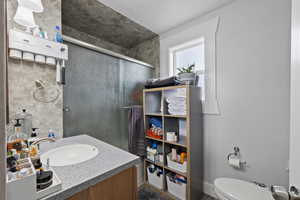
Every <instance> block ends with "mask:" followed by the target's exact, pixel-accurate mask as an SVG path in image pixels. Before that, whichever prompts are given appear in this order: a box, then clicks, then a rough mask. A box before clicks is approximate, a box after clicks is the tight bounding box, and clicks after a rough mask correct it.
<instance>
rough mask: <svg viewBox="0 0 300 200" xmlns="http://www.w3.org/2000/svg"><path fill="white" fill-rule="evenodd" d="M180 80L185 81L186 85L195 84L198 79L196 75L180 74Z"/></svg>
mask: <svg viewBox="0 0 300 200" xmlns="http://www.w3.org/2000/svg"><path fill="white" fill-rule="evenodd" d="M178 77H179V80H181V81H184V82H185V83H186V84H193V82H194V81H195V79H196V74H195V73H180V74H178Z"/></svg>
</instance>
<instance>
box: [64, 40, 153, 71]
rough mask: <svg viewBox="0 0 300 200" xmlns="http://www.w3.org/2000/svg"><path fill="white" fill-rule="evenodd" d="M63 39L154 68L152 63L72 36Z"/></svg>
mask: <svg viewBox="0 0 300 200" xmlns="http://www.w3.org/2000/svg"><path fill="white" fill-rule="evenodd" d="M63 40H64V41H66V42H69V43H72V44H75V45H78V46H81V47H84V48H87V49H91V50H94V51H97V52H99V53H103V54H106V55H109V56H112V57H115V58H120V59H124V60H127V61H130V62H134V63H137V64H140V65H143V66H145V67H149V68H151V69H155V68H154V67H153V66H152V65H150V64H148V63H146V62H143V61H140V60H137V59H134V58H131V57H129V56H125V55H122V54H119V53H116V52H113V51H110V50H107V49H104V48H101V47H98V46H95V45H92V44H89V43H86V42H83V41H81V40H78V39H75V38H72V37H70V36H66V35H63Z"/></svg>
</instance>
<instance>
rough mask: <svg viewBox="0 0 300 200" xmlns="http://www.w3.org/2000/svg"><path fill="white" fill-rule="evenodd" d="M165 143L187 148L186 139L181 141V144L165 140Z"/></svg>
mask: <svg viewBox="0 0 300 200" xmlns="http://www.w3.org/2000/svg"><path fill="white" fill-rule="evenodd" d="M164 143H167V144H172V145H175V146H181V147H185V148H187V145H186V140H185V139H184V140H179V142H170V141H167V140H164Z"/></svg>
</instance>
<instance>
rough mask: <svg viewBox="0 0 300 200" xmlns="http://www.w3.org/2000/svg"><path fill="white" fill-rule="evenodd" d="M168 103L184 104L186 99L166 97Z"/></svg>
mask: <svg viewBox="0 0 300 200" xmlns="http://www.w3.org/2000/svg"><path fill="white" fill-rule="evenodd" d="M167 102H168V103H185V102H186V98H185V97H176V96H175V97H168V98H167Z"/></svg>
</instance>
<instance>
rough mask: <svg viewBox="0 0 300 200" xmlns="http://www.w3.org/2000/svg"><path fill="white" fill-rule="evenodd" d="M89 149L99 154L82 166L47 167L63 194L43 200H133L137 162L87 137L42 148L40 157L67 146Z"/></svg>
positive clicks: (130, 156)
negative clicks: (52, 171) (51, 170)
mask: <svg viewBox="0 0 300 200" xmlns="http://www.w3.org/2000/svg"><path fill="white" fill-rule="evenodd" d="M74 144H83V145H91V146H94V147H96V148H97V150H98V151H99V152H98V154H97V155H96V156H94V157H93V158H91V159H89V160H86V161H84V162H81V163H78V164H72V165H65V166H51V160H50V166H51V167H52V168H53V169H54V170H55V172H56V174H57V175H58V177H59V178H60V179H61V181H62V190H61V191H59V192H56V193H53V194H51V195H49V196H46V197H44V198H43V200H54V199H55V200H58V199H59V200H62V199H68V200H94V199H99V198H100V197H101V199H109V200H119V199H122V200H134V199H136V192H137V178H136V168H135V165H136V164H138V163H139V162H140V158H139V157H137V156H135V155H132V154H130V153H128V152H126V151H123V150H121V149H119V148H116V147H114V146H112V145H109V144H107V143H105V142H102V141H100V140H97V139H95V138H93V137H90V136H87V135H80V136H75V137H69V138H64V139H61V140H58V141H56V142H55V143H43V144H41V154H42V155H43V153H45V152H49V151H51V150H53V149H57V148H58V149H59V148H61V147H65V146H68V145H74ZM66 157H68V156H66Z"/></svg>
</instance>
